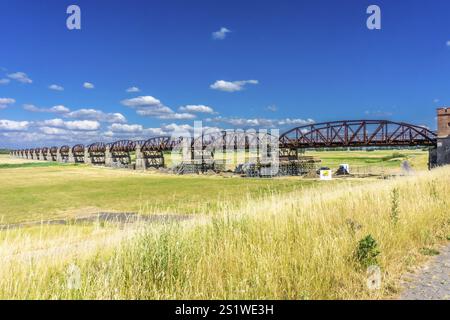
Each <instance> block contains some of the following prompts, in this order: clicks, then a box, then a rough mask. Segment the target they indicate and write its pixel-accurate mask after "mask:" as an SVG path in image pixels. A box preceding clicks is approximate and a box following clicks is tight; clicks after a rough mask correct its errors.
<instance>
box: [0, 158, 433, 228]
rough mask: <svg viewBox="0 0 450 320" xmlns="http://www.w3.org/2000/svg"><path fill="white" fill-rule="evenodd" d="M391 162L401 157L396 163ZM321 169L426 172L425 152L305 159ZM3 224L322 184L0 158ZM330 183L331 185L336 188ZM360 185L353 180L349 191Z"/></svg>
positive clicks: (219, 201)
mask: <svg viewBox="0 0 450 320" xmlns="http://www.w3.org/2000/svg"><path fill="white" fill-rule="evenodd" d="M393 154H394V155H399V154H400V155H401V157H399V158H393ZM307 155H314V156H316V157H319V158H321V159H322V164H321V165H323V166H330V167H332V168H333V169H336V168H337V167H338V166H339V164H341V163H348V164H350V168H351V170H353V171H355V170H361V168H364V170H369V171H370V170H372V169H377V168H383V170H385V169H389V171H390V172H400V171H401V170H400V163H401V162H402V161H403V160H406V159H407V160H408V161H410V162H411V164H412V166H413V167H414V168H415V169H417V170H422V169H425V168H426V159H427V153H426V152H423V151H410V150H406V151H403V150H401V151H392V150H386V151H372V152H367V151H352V152H340V151H339V152H314V153H312V152H309V153H307ZM0 178H1V181H2V183H1V185H0V203H1V204H2V206H1V207H0V223H13V222H20V221H29V220H40V219H44V220H46V219H51V218H55V217H71V216H80V215H86V214H92V213H98V212H101V211H126V212H139V213H143V214H152V213H176V214H191V213H197V214H209V213H214V212H216V211H218V210H220V207H221V206H223V205H224V204H226V205H230V206H239V205H241V204H243V203H245V202H247V201H249V200H250V199H255V198H258V197H263V196H266V195H268V194H273V193H289V192H292V191H295V190H301V189H304V188H311V187H315V186H317V185H318V184H320V182H319V181H316V180H310V179H301V178H300V177H287V178H276V179H259V178H245V179H244V178H239V177H233V178H225V177H221V176H177V175H170V174H169V175H167V174H159V173H151V172H147V173H142V172H135V171H128V170H114V169H110V168H98V167H92V166H87V165H73V164H59V163H55V162H42V161H33V160H23V159H10V158H9V156H7V155H0ZM341 182H342V181H341V180H334V181H332V183H336V184H338V183H341ZM363 182H365V180H362V179H354V180H352V183H355V184H356V183H363Z"/></svg>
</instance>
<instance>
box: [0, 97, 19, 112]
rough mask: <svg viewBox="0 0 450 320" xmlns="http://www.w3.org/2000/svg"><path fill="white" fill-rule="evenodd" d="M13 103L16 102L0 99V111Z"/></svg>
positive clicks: (9, 99) (10, 99)
mask: <svg viewBox="0 0 450 320" xmlns="http://www.w3.org/2000/svg"><path fill="white" fill-rule="evenodd" d="M15 102H16V100H14V99H12V98H0V110H1V109H5V108H6V107H8V106H9V105H10V104H13V103H15Z"/></svg>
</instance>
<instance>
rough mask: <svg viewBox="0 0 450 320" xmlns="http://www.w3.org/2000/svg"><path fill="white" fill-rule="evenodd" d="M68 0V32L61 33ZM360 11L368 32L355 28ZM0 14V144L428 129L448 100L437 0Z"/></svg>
mask: <svg viewBox="0 0 450 320" xmlns="http://www.w3.org/2000/svg"><path fill="white" fill-rule="evenodd" d="M71 4H76V5H78V6H79V7H80V8H81V30H68V29H67V27H66V19H67V17H68V15H67V14H66V9H67V7H68V6H69V5H71ZM371 4H376V5H378V6H379V7H380V8H381V19H382V28H381V30H369V29H368V28H367V27H366V19H367V18H368V16H369V15H368V14H367V13H366V9H367V7H368V6H369V5H371ZM0 12H1V19H0V30H1V32H0V37H1V43H2V47H1V50H0V147H15V146H38V145H49V144H53V143H65V142H67V143H69V144H70V143H72V144H73V143H76V142H84V143H87V142H93V141H94V140H117V139H121V138H139V139H140V138H146V137H150V136H153V135H158V134H166V133H169V134H170V133H171V132H172V131H173V130H174V129H177V128H180V127H181V128H190V126H193V121H194V120H203V125H204V126H211V127H220V128H234V127H239V128H248V127H268V128H271V127H276V128H280V129H281V131H283V130H284V129H288V128H291V127H294V126H297V125H299V124H303V123H307V122H308V121H311V120H314V121H317V122H321V121H327V120H342V119H361V118H368V119H375V118H378V119H392V120H400V121H405V122H411V123H414V124H419V125H426V126H429V127H430V128H431V129H435V127H436V125H435V109H436V107H438V106H444V105H449V104H450V102H449V101H450V42H449V41H450V2H449V1H446V0H434V1H425V0H410V1H406V0H405V1H400V0H399V1H380V0H376V1H375V0H373V1H365V0H346V1H337V0H333V1H332V0H328V1H325V0H314V1H313V0H308V1H306V0H302V1H300V0H297V1H294V0H292V1H282V0H281V1H280V0H278V1H269V0H264V1H261V0H260V1H254V0H245V1H243V0H241V1H237V0H236V1H235V0H227V1H216V0H192V1H186V0H184V1H183V0H170V1H168V0H159V1H153V0H149V1H144V0H140V1H139V0H128V1H106V0H96V1H94V0H89V1H84V0H72V1H64V0H46V1H39V2H38V1H26V0H0ZM220 31H222V32H220ZM214 32H219V33H217V34H216V37H214V35H213V34H214ZM89 84H91V85H89ZM52 85H54V86H53V87H52V88H53V89H51V88H50V86H52ZM132 87H136V88H138V89H139V92H127V89H129V88H132ZM55 89H59V90H55ZM131 91H133V90H131ZM134 91H136V90H134Z"/></svg>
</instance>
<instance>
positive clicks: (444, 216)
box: [0, 167, 450, 299]
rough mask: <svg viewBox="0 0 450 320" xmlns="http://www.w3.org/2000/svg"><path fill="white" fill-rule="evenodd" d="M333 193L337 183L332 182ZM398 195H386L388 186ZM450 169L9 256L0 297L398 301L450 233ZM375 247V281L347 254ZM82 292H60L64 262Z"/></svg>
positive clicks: (309, 192) (274, 199)
mask: <svg viewBox="0 0 450 320" xmlns="http://www.w3.org/2000/svg"><path fill="white" fill-rule="evenodd" d="M337 188H338V189H337ZM394 190H395V191H394ZM449 194H450V168H448V167H447V168H440V169H436V170H433V171H432V172H427V173H423V174H418V175H416V176H411V177H403V178H398V179H393V180H383V181H377V182H374V183H370V184H366V185H362V186H355V185H351V184H350V183H349V184H348V185H346V184H341V185H338V186H337V185H324V186H323V187H321V188H318V189H306V190H304V191H302V192H293V193H290V194H287V195H279V194H278V195H273V196H269V197H267V198H266V199H265V200H262V201H261V200H260V201H258V202H253V201H252V200H251V199H248V202H247V204H246V205H244V206H243V207H242V208H240V209H239V211H238V212H235V211H232V210H228V209H227V207H226V205H224V207H223V210H222V211H223V212H222V213H221V214H218V215H215V216H213V217H208V218H201V219H198V220H193V221H189V222H185V223H180V224H168V225H165V226H149V227H147V228H145V230H144V231H139V235H138V236H136V237H133V239H131V240H128V241H126V242H125V243H124V244H122V245H121V246H119V247H118V248H115V249H113V248H111V249H110V250H106V249H105V250H101V251H100V250H99V251H96V252H97V253H96V254H95V255H94V256H93V255H89V256H86V257H84V258H83V257H78V258H76V259H74V258H69V259H62V258H61V259H60V260H58V259H57V258H56V257H55V261H54V262H53V263H50V264H39V263H37V264H33V263H29V264H21V263H16V264H14V263H12V264H11V265H10V267H9V268H8V269H6V270H3V272H2V273H1V277H0V297H2V298H44V299H48V298H56V299H66V298H69V299H71V298H75V299H78V298H83V299H86V298H89V299H119V298H123V299H266V298H267V299H364V298H371V299H377V298H386V297H393V296H395V295H396V294H397V293H398V291H399V289H400V286H399V284H400V282H399V279H400V277H401V275H402V274H404V273H405V272H406V271H408V270H409V269H410V268H411V267H413V266H416V265H418V264H420V263H421V262H422V261H423V260H424V259H426V257H424V256H423V255H421V253H420V252H423V250H422V249H423V248H429V247H433V246H436V245H437V244H440V243H443V242H445V240H446V239H447V238H448V236H449V235H450V211H449V209H448V208H449V204H450V200H449V199H448V195H449ZM369 234H370V235H372V237H373V238H374V239H375V240H376V241H377V243H378V249H379V251H380V255H379V258H378V264H379V266H380V268H381V270H382V286H381V289H379V290H374V291H369V289H368V288H367V286H366V270H365V268H363V267H362V266H361V265H360V264H359V263H358V261H357V260H356V259H355V250H356V248H357V246H358V242H359V241H360V240H361V239H362V238H364V237H365V236H366V235H369ZM70 264H76V265H77V266H78V267H79V268H80V270H81V282H80V283H81V287H80V288H78V289H67V273H66V270H67V266H68V265H70Z"/></svg>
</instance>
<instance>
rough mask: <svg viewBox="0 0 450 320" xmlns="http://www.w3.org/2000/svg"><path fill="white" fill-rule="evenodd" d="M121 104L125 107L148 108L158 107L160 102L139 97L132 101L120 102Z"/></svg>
mask: <svg viewBox="0 0 450 320" xmlns="http://www.w3.org/2000/svg"><path fill="white" fill-rule="evenodd" d="M121 103H122V104H123V105H124V106H127V107H148V106H160V105H161V101H159V100H158V99H156V98H154V97H152V96H140V97H137V98H132V99H125V100H122V101H121Z"/></svg>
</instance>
